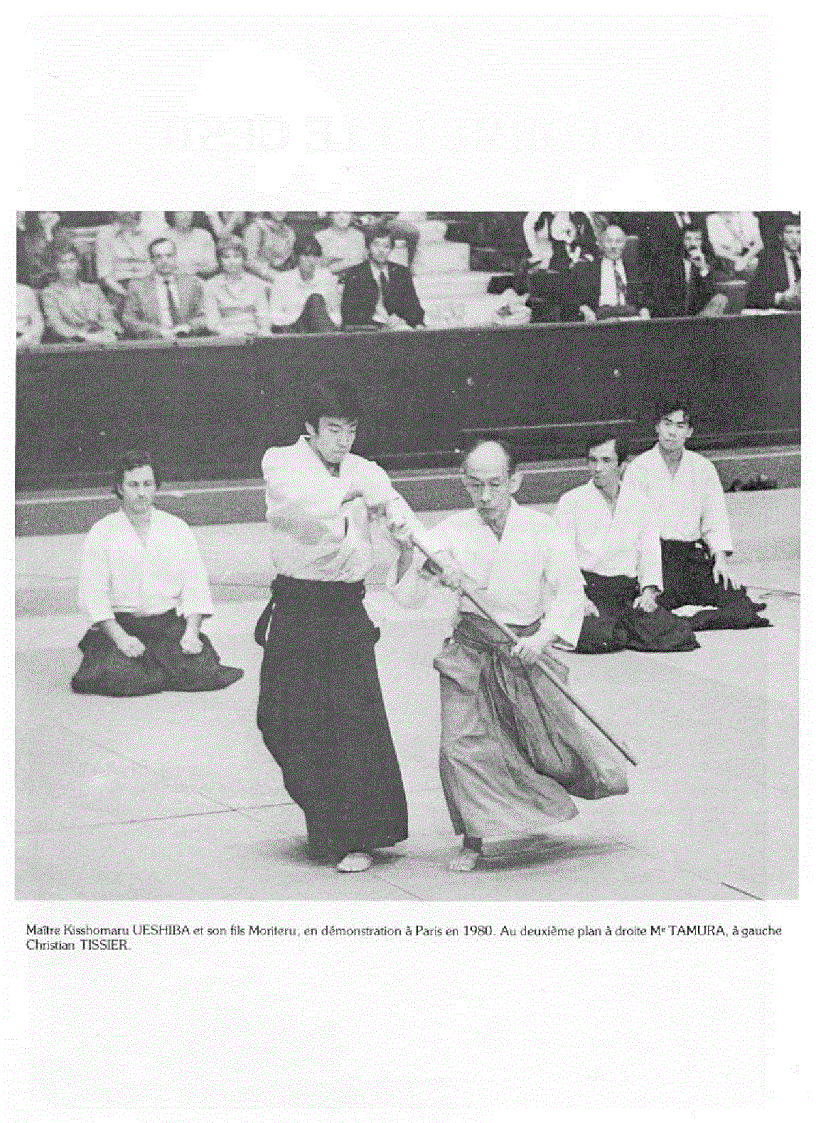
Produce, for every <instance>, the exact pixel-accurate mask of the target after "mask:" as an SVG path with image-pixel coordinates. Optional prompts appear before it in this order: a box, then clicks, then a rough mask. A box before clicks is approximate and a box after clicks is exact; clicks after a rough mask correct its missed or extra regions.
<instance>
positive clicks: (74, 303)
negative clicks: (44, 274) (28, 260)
mask: <svg viewBox="0 0 816 1123" xmlns="http://www.w3.org/2000/svg"><path fill="white" fill-rule="evenodd" d="M81 264H82V262H81V258H80V255H79V251H78V250H77V249H76V247H75V246H72V245H64V246H62V247H60V248H59V249H58V250H57V252H56V253H55V269H56V274H57V279H56V281H54V282H52V284H50V285H46V287H45V288H44V289H43V294H42V305H43V312H44V313H45V321H46V323H47V325H48V330H49V332H50V333H51V336H52V337H54V338H56V339H57V340H58V341H59V342H60V343H62V342H76V343H116V341H117V338H118V337H119V336H120V335H121V334H122V327H121V325H120V324H118V323H117V322H116V318H115V317H114V314H113V309H112V308H111V306H110V304H108V302H107V300H106V299H105V297H104V296H103V295H102V290H101V289H100V288H99V285H90V284H87V283H86V282H85V281H81V280H80V279H79V271H80V267H81Z"/></svg>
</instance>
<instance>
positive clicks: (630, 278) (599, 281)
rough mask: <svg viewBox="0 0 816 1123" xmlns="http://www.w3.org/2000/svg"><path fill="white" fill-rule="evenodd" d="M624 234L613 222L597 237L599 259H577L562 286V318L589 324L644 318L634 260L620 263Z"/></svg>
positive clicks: (644, 309) (646, 309)
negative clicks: (564, 295)
mask: <svg viewBox="0 0 816 1123" xmlns="http://www.w3.org/2000/svg"><path fill="white" fill-rule="evenodd" d="M625 250H626V235H625V234H624V232H623V230H622V229H621V228H620V226H616V225H615V224H614V223H613V224H611V225H610V226H607V228H606V230H605V231H604V233H603V236H602V237H601V251H602V255H603V256H602V257H601V258H600V260H599V261H587V262H583V261H580V262H578V264H577V265H575V267H574V268H573V269H572V271H571V274H570V278H569V281H568V282H567V284H566V286H565V288H566V299H565V304H564V310H563V311H564V318H565V319H571V320H580V319H583V320H584V321H586V322H588V323H591V322H594V321H595V320H603V319H610V318H619V319H620V318H627V317H636V316H639V317H641V318H642V319H648V317H649V309H648V308H647V307H645V305H644V303H643V300H642V298H641V292H640V284H639V282H638V278H637V263H636V262H635V261H634V260H630V261H627V262H624V260H623V255H624V251H625Z"/></svg>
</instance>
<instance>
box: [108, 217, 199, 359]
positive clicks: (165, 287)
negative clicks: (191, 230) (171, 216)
mask: <svg viewBox="0 0 816 1123" xmlns="http://www.w3.org/2000/svg"><path fill="white" fill-rule="evenodd" d="M149 254H150V262H151V265H152V267H153V272H152V273H150V275H149V276H147V277H144V278H143V279H142V280H136V281H133V282H132V283H131V285H130V288H129V289H128V293H127V297H126V299H125V308H124V312H123V313H122V322H123V323H124V325H125V327H126V328H127V329H128V330H129V331H130V332H131V333H132V334H133V335H135V336H136V337H137V338H148V339H176V338H178V337H179V336H185V335H200V334H202V333H203V332H204V331H206V316H205V314H204V291H203V288H202V285H201V281H199V279H198V277H190V276H189V275H187V274H180V273H179V271H178V262H177V260H176V245H175V242H172V241H171V240H170V238H156V239H155V240H154V241H152V242H151V243H150V247H149Z"/></svg>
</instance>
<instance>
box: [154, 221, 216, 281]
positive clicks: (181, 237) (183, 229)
mask: <svg viewBox="0 0 816 1123" xmlns="http://www.w3.org/2000/svg"><path fill="white" fill-rule="evenodd" d="M166 215H167V225H168V228H169V229H168V230H167V237H168V238H170V240H171V241H172V242H174V243H175V246H176V260H177V261H178V270H179V273H190V274H193V275H195V276H198V277H212V276H213V274H214V273H217V272H218V261H217V260H216V256H215V242H214V241H213V236H212V234H211V233H210V232H209V230H202V229H201V227H200V226H193V218H194V217H195V211H167V212H166Z"/></svg>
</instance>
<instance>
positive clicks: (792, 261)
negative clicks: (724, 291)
mask: <svg viewBox="0 0 816 1123" xmlns="http://www.w3.org/2000/svg"><path fill="white" fill-rule="evenodd" d="M801 250H802V226H801V220H800V217H799V215H798V214H788V215H786V216H784V217H783V218H782V227H781V230H780V231H779V233H778V234H777V235H776V237H775V238H774V239H773V240H772V241H771V242H770V243H769V244H768V246H766V247H765V248H764V249H763V250H762V252H761V253H760V255H759V264H758V266H757V271H756V273H755V274H754V276H753V277H752V278H751V282H750V284H749V285H748V294H747V297H746V301H745V304H746V307H747V308H780V309H783V310H787V311H796V310H798V309H799V308H801V306H802V296H801V288H802V265H801Z"/></svg>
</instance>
